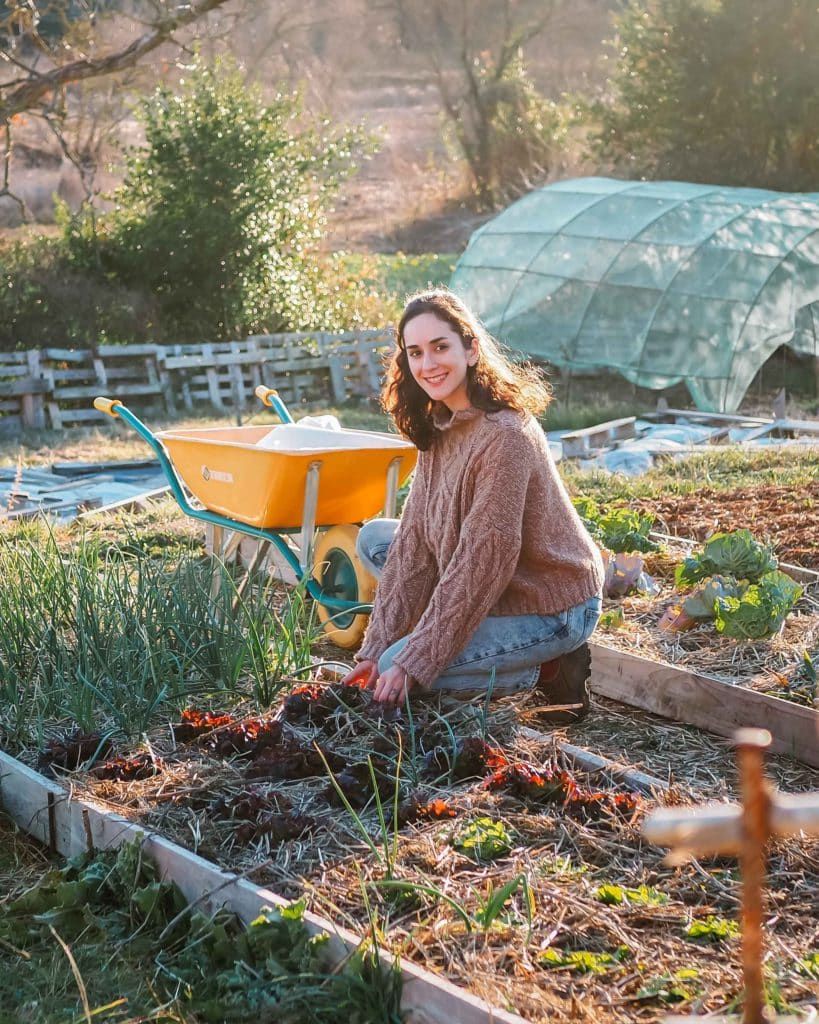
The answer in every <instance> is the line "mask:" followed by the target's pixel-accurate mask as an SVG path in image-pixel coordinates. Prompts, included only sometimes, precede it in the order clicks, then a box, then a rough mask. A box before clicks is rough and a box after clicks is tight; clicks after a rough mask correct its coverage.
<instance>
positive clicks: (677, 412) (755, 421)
mask: <svg viewBox="0 0 819 1024" xmlns="http://www.w3.org/2000/svg"><path fill="white" fill-rule="evenodd" d="M669 417H671V420H672V422H676V420H677V419H686V420H690V421H692V422H694V423H705V424H708V423H714V424H720V423H732V424H734V425H735V426H740V425H741V424H743V423H744V424H745V425H746V426H748V427H754V426H762V425H763V424H765V423H771V422H772V420H770V419H768V418H766V417H762V416H739V415H735V414H730V413H724V412H701V411H700V410H699V409H662V410H657V411H655V412H645V413H640V419H641V420H659V421H660V422H661V423H665V422H667V421H668V418H669Z"/></svg>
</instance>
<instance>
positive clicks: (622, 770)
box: [518, 726, 670, 796]
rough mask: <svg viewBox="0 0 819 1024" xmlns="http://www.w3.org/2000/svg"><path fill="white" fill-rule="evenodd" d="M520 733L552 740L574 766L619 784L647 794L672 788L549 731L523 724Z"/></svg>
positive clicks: (528, 737) (529, 736)
mask: <svg viewBox="0 0 819 1024" xmlns="http://www.w3.org/2000/svg"><path fill="white" fill-rule="evenodd" d="M518 733H519V734H520V735H521V736H524V737H526V739H529V740H536V741H540V742H543V743H549V742H550V741H551V742H552V743H553V744H554V747H555V749H556V750H559V751H560V753H561V754H563V756H564V757H565V758H566V759H567V760H568V761H569V762H571V764H572V765H573V766H574V767H576V768H579V769H581V771H584V772H603V773H604V774H605V775H607V776H608V777H609V778H610V779H611V780H612V781H614V782H616V783H617V784H618V785H621V786H629V787H630V788H631V789H636V790H639V791H640V792H641V793H645V794H646V795H647V796H651V795H652V794H653V793H655V792H665V791H666V790H667V789H669V788H670V787H669V785H668V783H667V782H663V780H662V779H658V778H657V777H656V776H654V775H647V774H646V773H645V772H641V771H638V770H637V769H636V768H630V767H629V766H628V765H625V764H620V762H619V761H611V760H609V758H607V757H601V756H600V755H599V754H594V753H592V751H591V750H586V749H585V748H583V747H576V746H575V745H574V744H572V743H564V742H563V741H562V740H555V738H554V736H551V735H548V734H547V733H543V732H537V731H536V730H535V729H529V728H527V727H526V726H521V727H520V728H519V729H518Z"/></svg>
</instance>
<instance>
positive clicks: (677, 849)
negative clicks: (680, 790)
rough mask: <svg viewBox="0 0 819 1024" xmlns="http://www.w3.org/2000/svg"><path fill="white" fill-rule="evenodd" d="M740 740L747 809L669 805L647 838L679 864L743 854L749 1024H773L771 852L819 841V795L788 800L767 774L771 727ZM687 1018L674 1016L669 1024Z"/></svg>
mask: <svg viewBox="0 0 819 1024" xmlns="http://www.w3.org/2000/svg"><path fill="white" fill-rule="evenodd" d="M735 742H736V747H737V760H738V762H739V770H740V786H741V793H742V806H741V807H740V806H738V805H737V804H709V805H707V806H705V807H698V808H679V807H664V808H661V809H659V810H657V811H654V812H653V813H652V814H651V815H649V817H648V818H647V819H646V821H645V824H644V826H643V835H644V836H645V838H646V839H647V840H648V841H649V842H650V843H653V844H655V845H657V846H671V847H672V853H671V855H670V860H671V861H672V862H674V863H678V864H679V863H682V862H684V861H685V860H687V859H688V858H689V857H691V856H697V855H706V854H710V855H714V854H735V855H738V856H739V861H740V867H741V870H742V972H743V976H744V979H745V999H744V1005H743V1014H742V1024H771V1022H772V1021H773V1020H774V1017H773V1015H772V1013H771V1011H770V1009H769V1008H768V1007H766V1005H765V992H764V985H763V980H762V957H763V947H762V941H763V940H762V921H763V900H764V886H765V860H766V854H765V846H766V844H767V842H768V840H769V839H770V838H771V836H793V835H798V834H799V833H803V834H805V835H819V793H804V794H799V795H786V794H783V793H778V792H777V791H776V790H775V789H774V788H773V787H772V786H771V785H770V783H769V782H768V781H767V780H766V778H765V775H764V773H763V757H764V752H765V751H766V750H767V748H768V747H769V746H770V743H771V734H770V733H769V732H768V731H767V730H766V729H740V730H739V731H738V732H737V733H736V735H735ZM687 1019H688V1020H690V1019H691V1018H687ZM683 1020H686V1018H683V1017H674V1018H670V1019H669V1024H671V1021H678V1022H679V1021H683ZM709 1020H711V1021H713V1018H709Z"/></svg>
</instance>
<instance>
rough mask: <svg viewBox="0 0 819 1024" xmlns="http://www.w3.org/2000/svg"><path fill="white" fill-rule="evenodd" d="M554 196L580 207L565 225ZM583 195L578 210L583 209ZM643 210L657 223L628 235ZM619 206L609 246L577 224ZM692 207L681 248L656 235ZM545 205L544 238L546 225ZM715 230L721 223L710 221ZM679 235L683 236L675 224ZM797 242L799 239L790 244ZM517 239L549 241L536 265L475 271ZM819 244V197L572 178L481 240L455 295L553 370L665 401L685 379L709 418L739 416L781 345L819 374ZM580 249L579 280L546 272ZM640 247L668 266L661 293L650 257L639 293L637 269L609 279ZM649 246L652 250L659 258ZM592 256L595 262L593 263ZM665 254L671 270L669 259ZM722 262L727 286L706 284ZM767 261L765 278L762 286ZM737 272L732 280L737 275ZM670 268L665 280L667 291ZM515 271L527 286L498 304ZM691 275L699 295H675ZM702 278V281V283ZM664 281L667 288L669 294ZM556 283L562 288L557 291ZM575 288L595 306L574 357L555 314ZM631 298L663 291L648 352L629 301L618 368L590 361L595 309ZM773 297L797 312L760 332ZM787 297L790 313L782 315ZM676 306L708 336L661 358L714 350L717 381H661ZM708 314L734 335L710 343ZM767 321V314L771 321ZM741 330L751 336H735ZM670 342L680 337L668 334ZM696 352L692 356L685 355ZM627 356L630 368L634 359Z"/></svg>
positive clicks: (644, 330)
mask: <svg viewBox="0 0 819 1024" xmlns="http://www.w3.org/2000/svg"><path fill="white" fill-rule="evenodd" d="M544 197H545V198H544ZM553 197H567V198H566V205H567V207H568V206H572V205H574V206H575V207H577V208H575V209H568V210H567V213H566V217H565V219H564V220H562V221H560V222H559V223H558V221H557V220H556V219H555V209H554V208H553V207H554V205H555V204H554V203H553V202H552V200H553ZM571 197H573V198H574V204H572V198H571ZM583 198H587V199H588V201H587V202H585V203H584V202H583V201H582V200H583ZM630 199H631V200H633V199H638V200H649V201H651V200H653V201H656V202H657V203H658V204H659V206H660V208H659V209H658V211H657V213H656V215H654V216H650V215H649V216H648V217H646V218H643V219H641V220H639V221H638V226H637V227H633V228H631V229H630V230H628V231H625V232H624V224H625V218H626V217H627V216H629V215H630V216H632V217H633V216H634V210H631V211H629V209H627V204H628V200H630ZM606 202H608V203H609V204H610V205H611V211H610V216H609V220H608V221H606V222H605V223H603V221H601V219H600V217H599V216H598V217H597V218H596V219H597V221H598V223H600V224H601V225H602V227H601V229H600V230H599V233H598V234H597V235H593V234H589V233H580V234H572V231H571V228H572V225H573V224H575V222H577V221H578V220H580V219H581V218H583V217H587V216H588V217H589V219H590V220H592V219H593V218H594V211H597V212H598V214H600V213H607V212H609V211H606V210H605V209H601V208H602V207H604V204H605V203H606ZM550 204H551V205H550ZM686 205H687V206H689V207H690V209H691V211H692V214H691V217H690V218H689V220H688V222H685V221H683V220H682V219H681V218H678V220H679V227H678V228H677V234H676V236H668V232H666V233H665V235H662V234H661V233H660V232H659V231H658V230H655V231H654V233H653V237H652V229H656V228H658V226H659V225H661V222H662V221H663V220H664V219H665V218H667V217H669V216H673V215H674V214H675V213H678V212H679V211H680V210H681V208H683V207H685V206H686ZM539 206H540V207H541V215H542V216H541V223H543V225H544V226H543V227H540V226H539V220H538V207H539ZM524 211H525V212H526V213H530V217H529V219H528V220H526V219H525V222H524V226H523V228H521V226H520V215H521V213H522V212H524ZM814 214H815V216H814ZM618 218H619V219H618ZM743 219H747V221H748V224H749V232H748V237H746V238H744V239H743V238H741V237H740V234H739V232H738V231H737V226H738V224H739V223H741V222H742V221H743ZM550 221H551V224H550ZM712 221H713V223H710V222H712ZM670 223H671V224H672V226H673V223H674V222H670ZM800 228H801V229H802V230H800ZM792 233H793V234H794V237H793V238H790V237H789V236H790V235H791V234H792ZM516 235H517V236H520V237H521V238H523V237H524V236H526V237H531V236H532V235H534V236H536V237H537V236H541V235H542V236H543V238H542V242H541V243H540V244H536V245H535V247H534V248H530V251H529V252H527V253H526V256H525V258H524V259H521V260H519V261H517V262H515V260H514V258H513V259H512V260H511V261H510V259H509V257H507V258H506V262H505V265H503V264H504V259H503V258H500V259H499V260H498V261H497V262H495V263H493V260H492V259H491V258H489V256H487V257H483V258H482V259H483V261H482V262H474V260H475V252H476V251H477V252H480V251H481V249H482V248H485V247H486V243H487V242H489V241H490V240H491V238H492V237H493V236H502V237H503V238H504V239H505V240H506V239H509V238H513V237H514V236H516ZM720 236H722V239H721V238H720ZM814 237H816V239H817V243H819V193H805V194H789V193H782V192H772V191H765V190H761V189H738V188H727V187H720V186H712V185H696V184H691V183H686V182H644V181H638V182H629V181H626V182H623V181H617V180H615V179H611V178H581V179H571V180H568V181H561V182H555V183H553V184H551V185H547V186H544V187H543V188H541V189H537V190H536V191H534V192H531V193H529V194H528V195H527V196H524V197H523V198H522V199H520V200H518V201H517V202H516V203H513V204H512V205H511V206H510V207H508V208H507V210H505V211H503V212H502V213H500V214H499V215H498V216H497V217H495V218H494V219H493V220H491V221H489V222H488V223H487V224H485V225H484V226H483V227H482V228H480V229H479V230H478V231H476V232H475V233H474V234H473V236H472V238H471V240H470V243H469V246H468V247H467V249H466V251H465V252H464V253H463V255H462V256H461V258H460V259H459V260H458V263H457V265H456V268H455V272H454V274H453V277H452V281H451V287H452V288H453V290H454V291H456V292H457V293H458V294H460V295H461V296H462V297H463V298H464V299H465V300H466V301H467V303H468V304H469V305H471V306H472V307H473V308H474V309H475V310H476V311H477V312H478V314H479V315H480V316H481V317H482V319H483V320H484V322H485V323H486V325H487V327H488V328H489V330H490V331H491V332H492V333H493V334H496V335H497V336H498V337H500V338H501V340H503V341H505V342H507V343H508V344H509V345H510V346H511V347H512V348H514V349H517V350H519V351H521V352H523V353H525V354H527V355H529V356H533V357H536V358H540V359H545V360H547V361H549V362H551V363H553V364H554V365H556V366H559V367H562V368H568V369H586V370H588V369H595V368H609V369H615V370H617V372H619V373H621V374H622V375H623V376H624V377H626V379H628V380H630V381H632V382H633V383H636V384H641V385H643V386H646V387H650V388H654V389H660V388H666V387H670V386H672V385H673V384H676V383H679V382H680V381H684V382H685V383H686V385H687V387H688V389H689V391H690V392H691V395H692V398H693V399H694V401H695V403H696V404H697V405H698V406H699V407H700V408H702V409H705V410H709V411H720V412H731V411H734V410H735V409H736V408H737V406H738V405H739V403H740V401H741V399H742V397H743V395H744V394H745V391H746V390H747V388H748V386H749V385H750V383H751V381H752V379H753V377H754V376H755V374H756V372H757V371H758V370H759V368H760V367H761V366H762V364H763V363H764V362H765V360H766V359H767V358H768V357H769V356H770V355H771V354H773V352H775V351H776V350H777V349H778V348H780V347H781V346H782V345H787V346H789V347H790V348H792V349H793V350H794V351H797V352H800V353H802V354H804V355H811V354H812V355H813V356H814V357H815V358H817V360H818V362H817V367H819V338H818V337H817V317H816V307H817V306H819V244H817V245H816V247H815V248H816V252H815V254H814V257H813V258H811V257H810V254H809V253H807V254H806V253H805V251H804V250H805V249H807V248H808V247H809V245H808V244H809V243H810V241H811V239H813V238H814ZM573 239H575V240H576V245H575V246H574V250H575V251H574V255H575V257H576V267H575V270H574V272H573V273H563V272H561V268H560V267H558V266H554V267H551V266H548V265H546V266H541V267H538V268H537V269H534V268H535V267H536V265H537V263H538V261H539V260H542V259H543V257H544V255H546V250H547V249H548V247H549V246H553V247H554V248H555V249H556V250H558V249H559V248H560V244H562V245H563V253H564V258H569V259H570V258H571V256H572V251H571V250H572V244H571V243H572V240H573ZM660 239H662V240H660ZM594 241H598V242H600V243H601V245H602V244H605V245H606V246H609V245H611V246H612V247H614V248H615V249H616V251H614V252H613V254H612V256H611V258H610V259H606V260H604V261H603V262H601V265H600V267H599V268H597V269H596V270H595V271H594V272H592V271H591V270H590V268H589V263H588V261H589V258H590V254H589V251H588V250H589V243H593V242H594ZM720 242H721V243H722V244H720ZM638 246H640V247H644V248H645V254H644V255H645V256H646V257H647V255H648V253H649V251H651V253H652V255H654V256H656V257H657V267H655V274H654V276H655V281H654V282H652V283H651V284H648V285H647V284H646V283H645V280H644V279H645V277H646V276H647V272H648V271H649V270H650V269H651V267H650V262H649V261H648V259H647V258H646V259H644V260H643V262H642V264H641V263H640V262H639V261H636V262H635V263H634V264H633V265H632V268H631V273H632V281H629V280H628V279H627V271H628V268H626V274H623V273H622V272H620V274H619V278H620V279H619V280H616V281H615V280H610V279H609V275H610V274H612V272H613V271H614V270H615V269H616V267H617V264H618V262H620V261H621V260H623V262H624V263H626V262H627V259H624V253H625V254H628V255H630V254H629V253H628V250H629V248H630V247H638ZM649 247H652V248H651V250H649ZM584 250H585V251H586V253H587V254H586V256H584V255H583V252H584ZM663 250H664V251H665V258H664V262H662V261H661V260H660V257H659V254H660V253H661V252H662V251H663ZM709 250H710V252H712V253H713V254H714V255H713V257H712V259H713V260H721V262H720V263H719V266H718V271H717V273H716V274H715V275H713V276H712V277H710V278H703V274H704V273H705V272H707V269H708V268H707V266H706V265H705V264H706V262H707V259H708V253H709ZM566 254H568V255H566ZM757 261H758V263H759V267H758V272H757V274H756V275H755V273H754V268H755V267H756V263H757ZM768 261H775V262H774V263H773V265H772V266H770V267H768V268H767V273H766V272H765V270H766V264H767V263H768ZM732 263H733V264H734V272H733V276H731V274H730V273H729V271H730V265H731V264H732ZM663 269H665V271H666V275H665V278H664V279H663ZM759 271H761V273H759ZM510 272H511V273H514V274H516V275H517V276H516V279H515V281H514V282H513V283H512V284H511V286H510V287H509V288H508V289H507V292H506V293H505V294H504V293H502V292H501V295H500V297H499V299H498V301H493V299H492V295H493V292H494V291H497V290H498V289H497V281H492V280H491V278H492V276H493V275H494V276H495V278H497V275H498V274H503V273H510ZM742 272H744V276H743V273H742ZM686 274H688V275H689V277H690V278H691V279H692V282H693V283H691V284H689V285H688V289H680V290H675V289H674V285H675V283H677V282H679V280H680V278H681V276H684V275H686ZM723 274H725V279H724V284H725V291H724V292H722V293H720V294H715V292H714V291H713V289H709V284H711V283H712V282H713V280H714V278H718V277H720V276H721V275H723ZM777 274H781V276H782V281H781V282H779V283H778V284H777V288H775V289H774V290H773V291H771V283H772V281H774V280H775V278H776V276H777ZM641 275H642V278H643V280H641ZM696 275H699V277H700V280H699V283H698V281H697V276H696ZM757 277H758V283H757ZM533 278H536V279H540V280H542V281H543V282H544V285H543V288H542V289H540V290H538V288H537V287H536V286H533V285H532V283H531V282H532V279H533ZM661 279H662V280H663V283H662V284H659V283H657V282H658V281H659V280H661ZM547 281H558V282H560V283H559V284H558V285H557V286H556V287H555V288H554V289H553V290H552V291H551V292H549V286H548V284H546V282H547ZM527 284H528V285H529V286H530V287H531V293H532V294H531V300H530V301H529V304H528V306H523V307H522V309H516V307H515V301H516V299H518V298H519V296H520V293H521V290H522V288H525V286H526V285H527ZM732 284H733V285H734V286H735V287H734V291H735V294H733V295H732V294H730V287H729V286H730V285H732ZM572 285H574V286H577V287H581V286H582V287H583V288H587V290H588V294H587V295H586V296H585V297H583V301H582V303H580V302H578V303H577V306H576V307H575V309H574V314H575V315H574V318H573V320H572V321H571V323H572V324H574V325H575V326H574V334H573V335H572V336H568V335H567V339H565V340H567V341H568V343H569V345H570V346H571V347H570V349H568V350H567V349H566V348H562V347H561V346H562V339H561V338H560V337H559V336H558V330H557V329H559V328H561V327H563V328H565V326H566V324H567V323H568V322H569V321H567V320H566V319H564V320H561V319H560V307H559V305H558V304H557V303H555V307H556V308H557V313H555V308H552V309H551V311H550V309H549V304H550V303H552V301H553V299H554V296H556V295H557V294H558V293H559V292H560V291H561V289H563V288H567V287H568V286H572ZM744 285H750V286H751V288H755V291H754V292H753V293H752V297H745V296H743V295H742V289H743V286H744ZM695 286H696V287H699V292H697V291H696V290H694V288H695ZM626 288H631V289H634V291H636V290H637V289H638V288H639V289H640V291H642V292H643V293H646V294H650V293H653V298H651V301H650V311H649V309H648V304H646V306H647V308H646V319H645V321H644V322H643V323H642V325H641V328H640V330H639V333H638V339H639V344H638V345H635V344H634V341H635V338H634V337H628V336H627V332H628V331H629V330H630V329H631V328H630V326H629V323H630V322H631V323H634V321H629V319H628V316H627V314H629V313H631V312H632V310H631V309H630V308H629V304H628V303H624V304H623V308H622V314H623V318H622V321H621V326H620V330H621V333H622V336H621V337H619V338H615V340H614V342H613V344H614V347H615V348H617V346H618V345H619V349H618V350H617V353H616V355H617V359H612V358H611V357H610V358H601V359H590V358H588V356H585V357H581V358H578V356H577V351H578V348H579V347H580V346H581V344H588V342H589V338H588V337H587V336H586V335H585V334H584V330H586V329H587V328H589V329H591V327H592V326H593V324H592V319H593V317H592V313H593V306H594V305H595V301H596V300H597V298H598V296H601V295H603V293H604V289H608V290H610V291H611V290H612V289H620V290H622V289H626ZM689 289H690V290H689ZM746 291H747V289H746ZM769 293H770V295H769ZM797 294H800V296H801V298H802V299H803V301H800V302H799V303H798V304H797V303H796V302H795V301H794V296H795V295H797ZM766 296H769V299H770V300H771V301H772V302H773V304H772V305H771V307H770V308H771V309H774V310H776V312H779V310H778V309H777V306H781V305H782V304H783V302H782V298H783V296H784V299H785V300H787V299H788V298H790V301H789V302H788V303H787V305H788V313H787V315H786V316H784V317H781V318H780V319H779V320H777V319H776V316H775V315H774V316H773V317H772V321H771V322H770V323H764V322H762V323H760V324H755V323H754V322H753V320H752V318H753V317H754V316H755V315H757V317H760V316H762V315H763V311H765V298H766ZM670 297H671V298H670ZM776 299H779V300H780V301H779V302H778V303H777V302H776V301H775V300H776ZM524 301H525V300H524ZM675 303H677V304H679V305H680V308H681V310H682V312H683V313H684V314H685V315H686V316H687V315H688V312H689V310H688V307H689V306H691V307H694V308H695V310H696V309H697V308H698V306H697V304H698V303H699V314H700V315H699V319H697V320H696V325H699V326H700V327H701V328H703V330H702V331H701V332H700V333H699V334H696V333H693V330H691V329H689V330H686V328H685V327H684V326H683V325H680V327H679V329H676V334H677V337H676V338H675V339H674V340H671V341H669V342H668V345H669V346H670V348H666V350H665V351H664V352H663V353H662V355H663V358H665V359H666V361H667V360H668V359H669V358H673V357H674V355H675V352H674V351H671V349H676V352H677V353H678V355H679V358H680V361H681V362H685V360H686V359H688V360H690V359H691V358H695V359H696V358H697V353H699V352H700V351H702V350H704V352H705V355H708V354H710V355H711V357H712V361H711V363H710V364H709V362H708V360H707V359H706V360H705V362H704V363H702V362H701V365H700V366H698V367H697V368H698V369H703V370H704V371H705V372H704V373H695V372H691V368H690V367H688V368H686V369H683V370H681V372H674V371H671V370H670V368H669V366H665V367H664V368H663V367H662V363H661V366H660V368H659V369H658V367H656V366H655V367H652V365H651V362H652V360H656V359H657V349H658V344H659V343H661V342H662V341H663V339H664V335H663V333H662V332H660V331H658V332H655V333H652V332H653V331H654V328H655V324H656V322H657V319H658V317H659V316H663V317H666V318H667V317H668V316H669V314H670V313H673V310H674V306H675ZM581 305H582V309H581V308H580V306H581ZM709 305H710V311H711V312H713V311H714V309H717V310H718V311H719V312H720V313H722V317H721V318H720V319H719V320H718V321H717V322H718V324H720V325H721V326H723V332H722V336H717V335H715V334H714V332H713V328H710V330H711V333H710V334H709V333H708V330H709V329H708V328H707V327H706V325H707V324H708V315H707V314H708V312H709ZM510 310H513V311H514V316H512V315H510ZM533 310H536V311H537V329H538V335H539V337H538V339H533V338H532V337H531V326H530V327H528V328H527V327H526V326H525V320H523V317H524V315H525V316H530V314H532V311H533ZM550 312H551V315H550ZM807 314H809V315H810V334H811V335H812V341H811V342H810V343H808V344H806V343H805V342H804V341H803V332H804V331H805V325H804V319H805V316H806V315H807ZM765 315H768V314H767V312H765ZM597 316H598V319H599V321H600V323H601V324H603V325H605V321H603V320H602V319H601V317H600V311H599V310H598V311H597ZM530 319H531V317H530ZM515 320H518V321H522V325H520V324H519V325H518V326H517V327H516V324H515ZM734 323H736V324H737V325H738V326H737V327H734V326H733V325H734ZM696 325H695V326H696ZM756 326H760V327H761V329H762V331H763V332H767V333H760V334H759V335H758V337H759V338H760V340H757V341H755V342H753V343H752V342H751V338H750V337H748V335H747V332H749V330H750V331H751V332H753V329H754V328H755V327H756ZM550 328H551V331H550ZM664 330H666V331H667V328H664ZM743 342H745V344H744V345H743ZM601 343H602V344H607V345H609V347H610V346H611V344H612V339H611V337H610V338H607V339H605V341H603V342H601ZM686 347H688V348H690V349H691V350H692V352H691V353H688V352H686V351H685V349H686ZM738 354H742V358H744V365H742V366H738V365H737V361H738ZM623 355H625V356H626V358H622V359H621V358H620V357H621V356H623ZM635 356H636V358H635ZM720 360H722V361H723V362H724V363H725V371H724V372H722V373H715V372H713V367H714V366H717V368H718V366H719V362H720ZM818 372H819V370H818Z"/></svg>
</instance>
